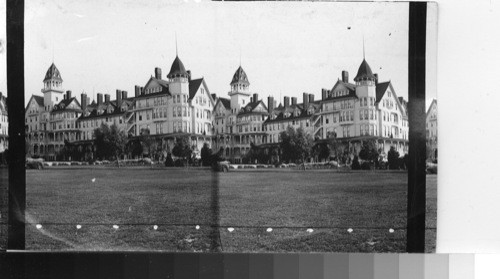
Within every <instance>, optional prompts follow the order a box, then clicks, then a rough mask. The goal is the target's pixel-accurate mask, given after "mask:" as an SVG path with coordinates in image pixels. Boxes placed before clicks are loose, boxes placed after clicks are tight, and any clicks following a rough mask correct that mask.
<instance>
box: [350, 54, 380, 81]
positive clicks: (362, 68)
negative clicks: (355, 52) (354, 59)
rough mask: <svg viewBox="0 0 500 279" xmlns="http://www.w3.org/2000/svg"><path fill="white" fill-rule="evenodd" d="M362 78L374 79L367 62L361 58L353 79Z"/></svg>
mask: <svg viewBox="0 0 500 279" xmlns="http://www.w3.org/2000/svg"><path fill="white" fill-rule="evenodd" d="M362 79H376V77H375V75H373V72H372V69H371V68H370V65H368V62H366V60H365V59H363V62H361V65H359V69H358V74H357V75H356V77H355V78H354V81H358V80H362Z"/></svg>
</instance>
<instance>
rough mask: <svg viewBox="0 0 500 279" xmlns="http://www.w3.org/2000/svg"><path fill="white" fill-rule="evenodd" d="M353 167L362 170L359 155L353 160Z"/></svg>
mask: <svg viewBox="0 0 500 279" xmlns="http://www.w3.org/2000/svg"><path fill="white" fill-rule="evenodd" d="M351 169H353V170H360V169H361V165H360V164H359V159H358V156H354V159H353V160H352V164H351Z"/></svg>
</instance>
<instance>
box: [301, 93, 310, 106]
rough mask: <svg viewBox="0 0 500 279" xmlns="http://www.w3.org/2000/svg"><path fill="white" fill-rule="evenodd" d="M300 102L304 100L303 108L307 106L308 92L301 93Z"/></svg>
mask: <svg viewBox="0 0 500 279" xmlns="http://www.w3.org/2000/svg"><path fill="white" fill-rule="evenodd" d="M302 102H304V108H306V109H307V108H308V107H309V94H307V93H306V92H304V93H302Z"/></svg>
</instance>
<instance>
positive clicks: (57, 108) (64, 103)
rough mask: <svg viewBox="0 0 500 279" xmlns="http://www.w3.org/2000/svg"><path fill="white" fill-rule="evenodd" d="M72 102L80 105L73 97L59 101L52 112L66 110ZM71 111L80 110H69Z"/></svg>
mask: <svg viewBox="0 0 500 279" xmlns="http://www.w3.org/2000/svg"><path fill="white" fill-rule="evenodd" d="M73 101H76V103H77V104H78V106H80V103H79V102H78V100H77V99H76V98H75V97H72V98H70V99H64V100H62V101H60V102H59V104H57V105H55V106H54V109H53V111H62V110H67V108H66V107H67V106H69V104H71V102H73ZM71 110H74V111H81V109H71Z"/></svg>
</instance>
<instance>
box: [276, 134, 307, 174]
mask: <svg viewBox="0 0 500 279" xmlns="http://www.w3.org/2000/svg"><path fill="white" fill-rule="evenodd" d="M280 136H281V142H280V147H281V150H282V154H283V159H284V160H287V161H292V162H296V161H299V160H300V161H301V162H302V164H304V163H305V161H306V159H307V158H308V157H309V156H311V154H312V147H313V141H314V140H313V138H312V136H311V135H310V134H309V133H307V132H305V131H304V129H302V127H299V128H298V129H297V130H295V129H294V128H293V127H291V126H288V128H287V129H286V130H285V131H283V132H281V133H280ZM304 170H305V167H304Z"/></svg>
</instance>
